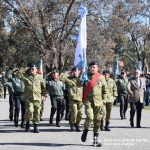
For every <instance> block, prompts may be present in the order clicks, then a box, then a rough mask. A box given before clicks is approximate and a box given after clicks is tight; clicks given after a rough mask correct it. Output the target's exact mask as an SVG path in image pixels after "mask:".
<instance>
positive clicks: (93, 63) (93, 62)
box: [89, 61, 98, 66]
mask: <svg viewBox="0 0 150 150" xmlns="http://www.w3.org/2000/svg"><path fill="white" fill-rule="evenodd" d="M93 65H97V66H98V63H97V62H96V61H92V62H91V63H90V65H89V66H93Z"/></svg>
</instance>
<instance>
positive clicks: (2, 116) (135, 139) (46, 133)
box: [0, 95, 150, 150]
mask: <svg viewBox="0 0 150 150" xmlns="http://www.w3.org/2000/svg"><path fill="white" fill-rule="evenodd" d="M50 107H51V106H50V100H49V97H48V98H47V99H46V102H45V109H44V114H43V121H41V123H40V127H39V129H40V133H33V132H29V133H27V132H25V130H24V129H22V128H21V127H20V126H18V127H14V123H13V122H11V121H9V118H8V116H9V111H8V110H9V103H8V95H7V99H5V100H4V99H2V98H0V150H51V149H52V150H95V149H101V150H150V109H143V113H142V121H141V122H142V123H141V125H142V128H131V127H130V124H129V109H128V112H127V119H125V120H121V119H120V117H119V107H118V106H113V109H112V118H111V122H110V128H111V131H110V132H106V131H100V136H99V139H100V141H101V142H102V143H103V146H102V147H93V146H92V137H93V132H92V127H91V128H90V131H89V134H88V137H87V141H86V142H85V143H83V142H81V134H82V133H81V132H71V131H70V127H69V124H68V121H66V120H62V122H61V125H62V126H61V127H56V126H55V125H54V126H49V115H50ZM149 107H150V106H149ZM83 113H84V109H83ZM84 119H85V115H83V119H82V122H81V125H82V126H83V123H84ZM54 122H55V121H54ZM31 129H33V127H31Z"/></svg>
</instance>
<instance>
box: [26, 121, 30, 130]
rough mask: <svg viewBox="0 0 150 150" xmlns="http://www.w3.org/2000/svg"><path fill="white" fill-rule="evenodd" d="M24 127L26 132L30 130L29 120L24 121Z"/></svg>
mask: <svg viewBox="0 0 150 150" xmlns="http://www.w3.org/2000/svg"><path fill="white" fill-rule="evenodd" d="M25 129H26V131H27V132H30V122H29V121H27V122H26V126H25Z"/></svg>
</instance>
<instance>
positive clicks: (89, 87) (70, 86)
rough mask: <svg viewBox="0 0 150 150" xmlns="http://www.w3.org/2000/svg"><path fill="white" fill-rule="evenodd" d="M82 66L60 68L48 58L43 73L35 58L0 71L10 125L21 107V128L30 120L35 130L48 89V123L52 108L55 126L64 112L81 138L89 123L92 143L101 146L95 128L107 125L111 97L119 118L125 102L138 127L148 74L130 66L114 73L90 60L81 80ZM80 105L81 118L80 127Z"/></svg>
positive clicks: (148, 87)
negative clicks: (91, 128) (118, 73)
mask: <svg viewBox="0 0 150 150" xmlns="http://www.w3.org/2000/svg"><path fill="white" fill-rule="evenodd" d="M85 71H86V70H85V68H82V70H78V68H76V67H73V68H72V70H71V71H70V72H65V73H60V74H59V72H58V70H57V69H56V67H55V66H54V65H53V64H52V65H51V68H49V69H47V72H46V75H45V76H44V77H43V73H42V72H40V71H39V70H38V69H37V66H36V65H34V64H28V65H27V68H25V69H24V68H22V67H20V66H19V67H16V68H11V67H9V68H7V69H6V72H2V71H1V74H0V96H1V97H3V98H4V99H6V89H8V92H9V119H10V121H14V126H15V127H18V126H19V114H20V110H21V128H25V130H26V132H30V131H31V129H30V125H31V123H33V125H34V129H33V132H34V133H39V129H38V126H39V124H40V121H42V114H43V111H44V101H45V99H46V97H47V95H49V97H50V101H51V111H50V117H49V125H50V126H51V125H54V115H55V114H56V126H57V127H61V120H62V119H63V118H65V119H66V120H68V121H69V124H70V129H71V131H73V132H74V131H76V132H82V135H81V141H82V142H86V138H87V135H88V131H89V128H90V126H91V124H92V123H93V142H92V143H93V146H96V147H101V146H102V144H101V143H100V142H99V140H98V137H99V130H101V131H104V130H105V131H111V129H110V127H109V124H110V121H111V110H112V106H113V104H114V103H115V102H116V101H119V102H120V119H121V120H124V119H126V111H127V108H128V104H130V126H131V127H137V128H141V114H142V109H143V107H144V105H149V95H150V92H149V91H150V82H149V77H148V76H144V75H142V74H141V72H140V70H138V69H135V70H134V71H133V74H129V73H128V72H126V71H125V70H121V73H120V75H119V76H118V77H116V78H113V77H112V74H111V72H110V71H109V70H108V69H106V70H104V71H103V73H102V74H101V73H100V72H101V70H100V69H99V67H98V64H97V62H91V63H90V65H89V67H88V75H87V79H86V80H84V81H83V74H84V73H85ZM83 106H84V108H85V110H84V111H85V115H86V118H85V122H84V126H83V127H81V125H80V122H81V119H82V115H83ZM135 113H137V117H136V124H135V122H134V116H135Z"/></svg>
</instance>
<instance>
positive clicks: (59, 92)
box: [48, 71, 65, 127]
mask: <svg viewBox="0 0 150 150" xmlns="http://www.w3.org/2000/svg"><path fill="white" fill-rule="evenodd" d="M64 90H65V85H64V84H63V83H62V82H61V81H60V80H59V73H58V72H57V71H56V72H54V73H53V77H52V80H50V81H48V92H49V95H50V99H51V114H50V125H53V117H54V115H55V112H56V111H57V115H56V126H57V127H60V126H61V125H60V120H61V112H62V111H63V110H62V109H65V107H64V106H65V100H64Z"/></svg>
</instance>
